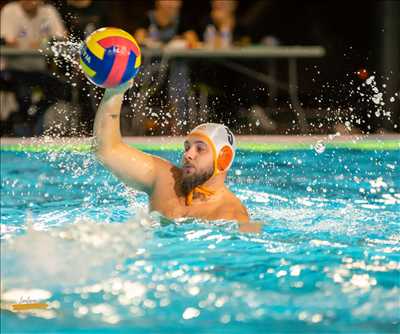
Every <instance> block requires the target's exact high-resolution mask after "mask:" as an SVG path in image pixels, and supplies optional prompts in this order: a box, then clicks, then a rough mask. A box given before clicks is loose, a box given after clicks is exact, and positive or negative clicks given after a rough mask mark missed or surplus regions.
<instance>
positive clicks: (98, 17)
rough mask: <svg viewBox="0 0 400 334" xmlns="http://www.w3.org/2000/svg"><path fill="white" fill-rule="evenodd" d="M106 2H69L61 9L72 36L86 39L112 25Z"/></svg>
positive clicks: (80, 0)
mask: <svg viewBox="0 0 400 334" xmlns="http://www.w3.org/2000/svg"><path fill="white" fill-rule="evenodd" d="M108 11H109V6H108V3H107V2H106V1H93V0H67V1H66V2H65V3H64V5H62V6H61V7H60V13H61V16H62V18H63V20H64V22H65V25H66V26H67V29H68V32H69V34H70V35H72V36H74V37H75V38H77V39H78V40H83V39H85V38H86V37H87V36H88V35H90V34H91V33H92V32H93V31H95V30H96V29H98V28H101V27H106V26H109V25H110V19H109V15H108Z"/></svg>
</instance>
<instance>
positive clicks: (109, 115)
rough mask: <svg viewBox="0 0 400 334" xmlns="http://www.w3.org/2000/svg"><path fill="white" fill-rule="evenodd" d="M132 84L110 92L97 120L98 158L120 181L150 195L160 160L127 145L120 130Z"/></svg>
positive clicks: (96, 148) (95, 122)
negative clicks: (126, 93) (123, 109)
mask: <svg viewBox="0 0 400 334" xmlns="http://www.w3.org/2000/svg"><path fill="white" fill-rule="evenodd" d="M129 88H130V83H127V84H125V85H122V86H120V87H117V88H114V89H106V91H105V93H104V96H103V100H102V101H101V104H100V106H99V109H98V111H97V114H96V118H95V121H94V130H93V132H94V137H95V152H96V156H97V158H98V159H99V160H100V161H102V162H103V164H104V165H105V166H106V167H107V168H108V169H109V170H110V171H112V172H113V173H114V174H115V175H116V176H117V177H118V178H119V179H121V180H122V181H123V182H125V183H126V184H128V185H130V186H133V187H134V188H136V189H138V190H142V191H145V192H147V193H150V192H151V191H152V189H153V186H154V183H155V180H156V177H157V168H158V167H159V166H157V165H159V164H161V163H162V162H161V161H160V160H161V159H160V158H158V157H154V156H152V155H150V154H146V153H144V152H141V151H139V150H137V149H135V148H132V147H130V146H128V145H127V144H125V143H123V141H122V137H121V131H120V113H121V106H122V101H123V98H124V93H125V91H126V90H127V89H129Z"/></svg>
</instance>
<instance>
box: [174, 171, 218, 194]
mask: <svg viewBox="0 0 400 334" xmlns="http://www.w3.org/2000/svg"><path fill="white" fill-rule="evenodd" d="M213 173H214V172H213V170H212V169H210V170H208V171H206V172H204V173H202V174H193V175H190V176H187V177H183V178H182V183H181V190H182V192H183V194H184V195H185V196H186V195H188V194H189V193H190V192H191V191H192V190H193V189H194V188H195V187H197V186H199V185H201V184H203V183H204V182H206V181H207V180H208V179H209V178H210V177H211V176H212V175H213Z"/></svg>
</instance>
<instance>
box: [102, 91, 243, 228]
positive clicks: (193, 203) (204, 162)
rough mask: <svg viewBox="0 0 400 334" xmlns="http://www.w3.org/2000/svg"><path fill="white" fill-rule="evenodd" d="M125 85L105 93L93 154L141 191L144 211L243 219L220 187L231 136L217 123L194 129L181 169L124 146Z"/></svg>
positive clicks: (238, 204) (232, 199) (233, 199)
mask: <svg viewBox="0 0 400 334" xmlns="http://www.w3.org/2000/svg"><path fill="white" fill-rule="evenodd" d="M129 87H130V83H127V84H124V85H121V86H119V87H117V88H111V89H106V91H105V93H104V96H103V100H102V102H101V104H100V106H99V109H98V111H97V115H96V118H95V124H94V136H95V140H96V145H95V146H96V155H97V157H98V159H99V160H100V161H102V162H103V164H104V165H105V166H106V167H107V168H108V169H109V170H110V171H112V172H113V173H114V174H115V175H116V176H117V177H118V178H119V179H120V180H122V181H123V182H125V183H126V184H127V185H129V186H132V187H134V188H135V189H138V190H141V191H144V192H146V193H147V194H148V195H149V199H150V210H152V211H153V210H155V211H158V212H160V213H161V214H163V215H164V216H166V217H168V218H181V217H196V218H203V219H207V220H216V219H226V220H235V221H238V222H242V223H247V222H248V221H249V216H248V213H247V210H246V208H245V207H244V206H243V204H242V203H241V202H240V200H239V199H238V198H237V197H236V196H235V195H234V194H233V193H232V192H230V191H229V189H228V188H227V187H226V186H225V179H226V176H227V172H228V170H229V168H230V167H231V165H232V162H233V159H234V157H235V148H236V144H235V138H234V136H233V134H232V132H231V131H230V130H229V129H228V128H227V127H226V126H224V125H222V124H216V123H206V124H202V125H199V126H197V127H196V128H195V129H193V130H192V131H191V132H190V134H189V135H188V136H187V138H186V140H185V143H184V149H185V151H184V154H183V157H182V166H181V167H177V166H174V165H173V164H172V163H170V162H169V161H166V160H164V159H162V158H160V157H157V156H154V155H151V154H147V153H144V152H142V151H140V150H137V149H135V148H132V147H130V146H128V145H126V144H125V143H124V142H123V141H122V137H121V132H120V112H121V105H122V100H123V96H124V93H125V91H126V90H127V89H128V88H129Z"/></svg>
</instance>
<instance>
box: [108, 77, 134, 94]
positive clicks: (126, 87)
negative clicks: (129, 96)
mask: <svg viewBox="0 0 400 334" xmlns="http://www.w3.org/2000/svg"><path fill="white" fill-rule="evenodd" d="M132 86H133V79H131V80H129V81H127V82H125V83H123V84H122V85H119V86H117V87H113V88H107V89H106V94H107V95H118V94H125V92H126V91H127V90H129V89H131V88H132Z"/></svg>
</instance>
